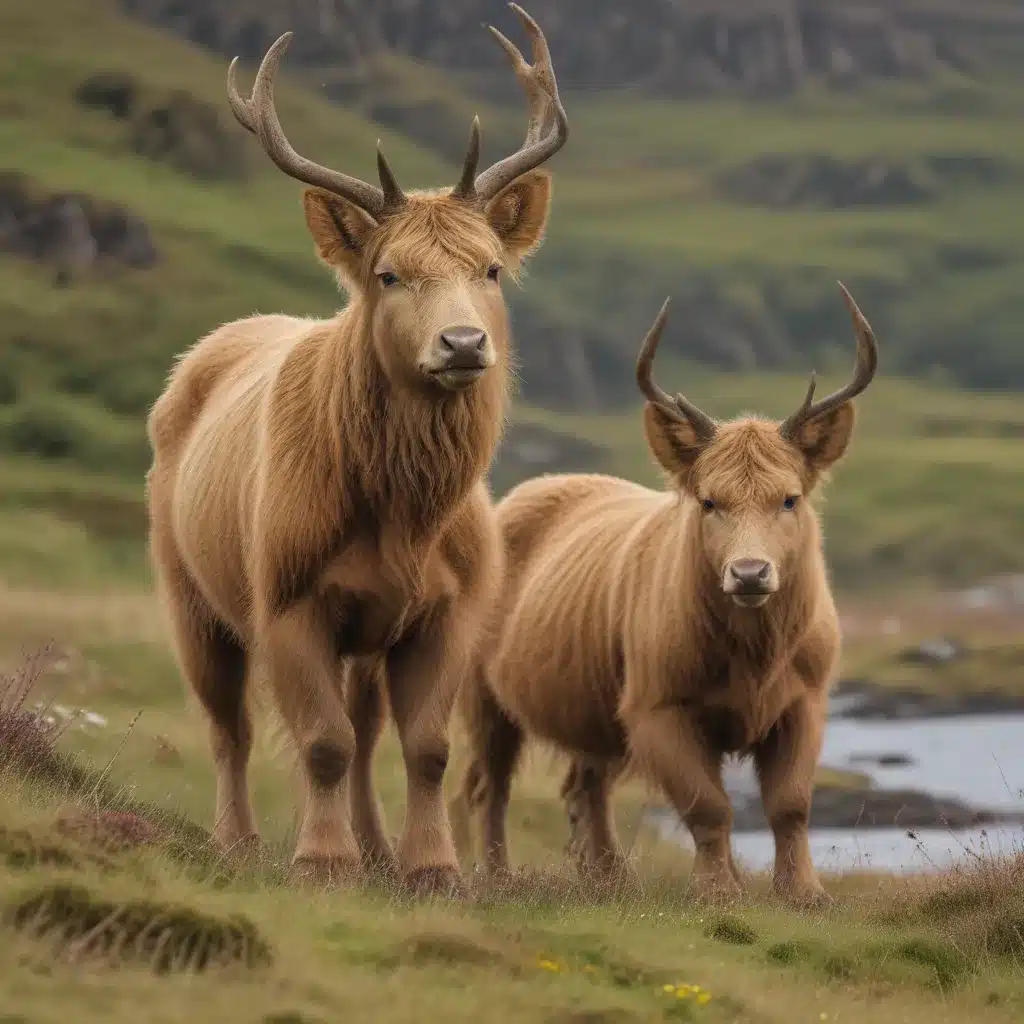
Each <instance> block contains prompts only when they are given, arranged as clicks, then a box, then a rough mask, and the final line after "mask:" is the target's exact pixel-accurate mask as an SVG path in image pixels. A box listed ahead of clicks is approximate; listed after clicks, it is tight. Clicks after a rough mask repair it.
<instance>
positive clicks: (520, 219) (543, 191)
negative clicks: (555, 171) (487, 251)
mask: <svg viewBox="0 0 1024 1024" xmlns="http://www.w3.org/2000/svg"><path fill="white" fill-rule="evenodd" d="M551 191H552V184H551V174H550V173H549V172H548V171H545V170H533V171H527V173H526V174H521V175H520V176H519V177H518V178H516V180H515V181H513V182H512V184H511V185H507V186H506V187H505V188H503V189H502V190H501V191H500V192H499V193H498V194H497V195H496V196H495V197H494V198H493V199H492V200H491V201H490V202H489V203H488V204H487V206H486V207H485V211H484V212H485V214H486V216H487V219H488V221H490V224H491V227H492V228H493V229H494V233H495V234H496V235H497V236H498V237H499V238H500V239H501V241H502V244H503V245H504V246H505V248H506V249H507V250H508V251H509V252H510V253H512V255H514V256H515V257H516V259H520V260H521V259H524V258H525V257H527V256H529V255H530V254H531V253H533V252H535V251H536V250H537V249H538V248H540V245H541V243H542V242H543V241H544V229H545V227H546V226H547V222H548V212H549V210H550V209H551Z"/></svg>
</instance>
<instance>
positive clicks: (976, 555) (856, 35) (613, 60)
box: [0, 0, 1024, 591]
mask: <svg viewBox="0 0 1024 1024" xmlns="http://www.w3.org/2000/svg"><path fill="white" fill-rule="evenodd" d="M533 13H534V14H535V15H536V16H537V17H538V18H539V20H540V21H541V23H542V25H543V27H544V28H545V30H546V32H547V35H548V38H549V41H550V44H551V49H552V52H553V55H554V60H555V64H556V67H557V69H558V73H559V78H560V83H561V87H562V93H563V99H564V102H565V105H566V108H567V109H568V111H569V115H570V119H571V123H572V133H573V134H572V140H571V142H570V144H569V146H568V147H567V148H566V149H565V150H564V151H563V153H561V154H560V155H559V156H558V157H557V158H556V160H555V161H553V163H552V168H553V170H554V172H555V175H556V199H555V208H554V215H553V218H552V221H551V226H550V232H549V240H548V242H547V244H546V245H545V247H544V249H543V250H542V252H541V254H540V255H539V257H538V258H537V259H536V260H535V261H534V263H533V265H532V268H531V271H530V273H529V276H528V277H527V279H526V281H525V284H524V287H523V288H522V289H520V290H513V293H512V294H511V295H510V299H511V302H512V305H513V308H514V324H515V331H516V335H517V339H518V345H519V351H520V356H521V373H522V381H523V383H522V388H521V393H520V399H519V402H518V405H517V408H516V414H515V422H514V424H513V426H512V429H511V431H510V433H509V436H508V440H507V443H506V444H505V446H504V448H503V451H502V454H501V458H500V460H499V463H498V465H497V467H496V468H495V473H494V483H495V486H496V488H497V489H498V490H499V491H500V490H503V489H505V488H506V487H507V486H508V485H509V484H510V483H512V482H514V481H516V480H518V479H521V478H523V477H524V476H527V475H531V474H533V473H536V472H540V471H544V470H550V469H579V468H600V469H606V470H610V471H612V472H618V473H622V474H625V475H628V476H632V477H635V478H638V479H642V480H646V481H648V482H654V481H655V480H656V479H657V477H656V474H655V471H654V468H653V466H652V465H651V460H650V459H649V458H648V456H647V454H646V451H645V447H644V444H643V440H642V436H641V431H640V424H639V418H638V406H639V403H638V401H637V395H636V391H635V385H634V382H633V361H634V358H635V354H636V351H637V346H638V344H639V341H640V339H641V337H642V336H643V333H644V331H645V330H646V328H647V326H648V325H649V323H650V321H651V319H652V317H653V315H654V313H655V312H656V310H657V308H658V306H659V304H660V303H661V301H662V299H663V298H664V297H665V296H666V295H672V296H673V300H674V312H673V317H672V320H671V323H670V325H669V329H668V336H667V340H666V345H665V349H666V353H665V354H666V358H665V360H664V365H663V368H662V370H661V374H662V376H663V377H664V378H665V379H666V381H667V382H668V384H669V386H672V387H676V388H684V389H685V390H686V391H687V393H689V394H690V395H691V396H692V397H694V398H695V399H696V400H697V401H698V402H699V403H700V404H701V405H702V406H704V407H706V408H708V409H710V410H711V411H713V412H714V413H715V414H717V415H725V414H730V413H734V412H738V411H741V410H744V409H747V410H756V411H762V412H765V413H768V414H771V415H775V416H782V415H785V414H786V413H788V412H789V411H790V409H791V407H792V406H793V405H794V404H795V403H796V402H797V401H798V400H799V397H800V396H801V394H802V390H803V387H804V381H805V379H806V374H807V372H808V371H809V370H810V369H812V368H817V369H818V370H819V372H821V373H823V374H824V377H825V380H824V384H825V385H826V386H828V385H831V384H832V383H834V382H835V381H837V380H838V379H839V377H840V376H841V375H843V374H845V373H847V372H848V368H849V365H850V363H851V359H852V347H853V345H852V334H851V330H850V326H849V321H848V318H847V316H846V313H845V309H844V307H843V305H842V302H841V300H840V296H839V292H838V289H837V288H836V285H835V280H836V278H841V279H842V280H843V281H844V282H845V283H846V284H847V285H848V286H849V287H850V288H851V290H852V291H853V293H854V295H855V296H856V297H857V299H858V301H859V302H860V304H861V306H862V308H863V310H864V311H865V313H866V314H867V316H868V317H869V319H870V320H871V322H872V324H873V325H874V327H875V329H876V332H877V333H878V336H879V340H880V344H881V348H882V359H883V364H882V370H883V377H882V378H881V379H880V381H879V383H878V384H877V386H876V387H875V388H873V389H872V391H871V392H870V393H869V394H868V395H867V396H866V397H865V398H864V399H863V400H862V402H861V410H862V416H861V421H860V422H861V428H860V432H859V434H858V437H857V438H856V440H855V443H854V446H853V451H852V455H851V457H850V459H849V461H848V463H847V464H844V466H843V467H842V468H841V471H840V472H839V473H838V475H837V480H836V482H835V484H834V486H833V487H832V488H831V489H830V491H829V500H828V502H827V504H826V506H825V514H826V522H827V536H828V545H829V553H830V557H831V560H832V564H833V566H834V569H835V573H836V577H837V580H838V582H839V584H840V585H841V586H842V587H843V588H845V589H847V590H850V591H853V590H856V589H862V588H865V587H872V588H873V587H877V586H882V585H884V586H900V587H907V586H910V587H917V586H923V587H930V586H934V585H936V584H938V585H940V586H943V587H952V586H959V585H963V584H967V583H971V582H974V581H977V580H981V579H983V578H986V577H988V576H990V575H992V574H995V573H1005V572H1010V571H1019V570H1022V569H1024V543H1022V540H1024V525H1022V521H1021V509H1022V508H1024V406H1022V403H1021V401H1020V392H1021V390H1022V389H1024V344H1022V340H1021V332H1022V325H1024V289H1022V287H1021V280H1022V272H1024V132H1022V131H1021V123H1022V114H1024V92H1022V89H1021V86H1022V84H1024V3H1022V2H1020V0H971V2H970V3H966V2H961V0H887V2H885V3H881V2H869V0H842V2H840V0H834V2H833V0H631V2H630V3H628V4H626V3H621V2H613V0H544V2H543V3H540V2H539V0H538V3H537V4H536V5H535V9H534V10H533ZM483 21H488V22H492V23H494V24H496V25H499V26H500V27H502V28H503V29H504V30H505V31H506V32H507V33H508V34H510V35H512V36H513V38H515V39H517V40H521V33H520V32H519V26H518V24H517V23H516V20H515V18H514V16H513V15H512V14H511V13H510V12H509V11H508V10H507V9H506V7H505V5H504V3H501V2H499V0H444V2H443V3H441V2H438V0H373V2H370V0H287V2H284V0H273V2H271V0H90V2H89V3H88V4H86V3H82V2H81V0H33V2H31V3H25V2H22V0H0V52H2V55H3V60H2V62H0V110H2V118H0V452H2V453H3V454H2V457H0V506H2V508H0V513H2V514H0V566H2V567H3V570H4V573H5V576H6V578H7V579H8V580H9V581H14V582H18V581H25V580H31V581H38V580H41V579H42V580H50V581H53V582H60V583H61V584H75V585H83V586H86V585H90V586H91V585H93V584H95V583H97V582H102V581H106V580H108V579H111V578H118V579H121V578H126V579H130V580H134V581H139V582H141V581H143V580H144V579H145V576H146V568H145V560H144V557H143V543H142V542H143V539H144V510H143V505H142V479H143V474H144V472H145V469H146V467H147V464H148V459H149V453H148V447H147V443H146V439H145V434H144V417H145V414H146V410H147V408H148V406H149V405H150V403H151V402H152V401H153V399H154V398H155V397H156V395H157V394H158V393H159V391H160V389H161V387H162V384H163V381H164V379H165V376H166V374H167V372H168V368H169V366H170V364H171V361H172V359H173V357H174V355H175V354H176V353H179V352H181V351H182V350H183V349H185V348H186V347H187V346H189V345H190V344H192V343H193V342H194V341H195V339H196V338H198V337H199V336H200V335H202V334H203V333H205V332H206V331H208V330H210V329H211V328H213V327H214V326H216V325H217V324H219V323H221V322H222V321H225V320H229V319H232V318H235V317H239V316H244V315H246V314H249V313H252V312H254V311H262V312H273V311H286V312H291V313H299V314H309V315H328V314H330V313H331V311H332V310H334V309H335V308H337V307H338V305H339V304H340V302H341V301H342V300H341V299H340V298H339V297H338V295H337V293H336V290H335V288H334V284H333V281H332V280H331V278H330V276H329V274H328V273H327V272H326V271H325V270H324V269H323V268H322V267H321V266H320V265H318V263H317V261H316V260H315V258H314V255H313V247H312V243H311V241H310V239H309V237H308V235H307V233H306V229H305V225H304V222H303V218H302V214H301V209H300V205H299V197H300V194H301V187H300V186H299V185H297V184H296V183H295V182H292V181H289V180H288V179H286V178H285V177H284V175H282V174H280V173H279V172H278V171H277V170H276V169H275V168H274V167H272V166H271V165H270V163H269V161H268V160H267V159H266V158H265V157H264V156H263V154H262V153H261V152H260V150H259V149H258V146H257V145H256V143H255V142H254V141H253V140H252V139H251V138H250V137H249V136H248V135H247V133H246V132H244V131H243V130H242V129H241V128H240V127H239V126H238V125H237V124H235V123H234V121H233V119H232V117H231V114H230V111H229V109H228V105H227V101H226V98H225V87H224V78H225V72H226V69H227V64H228V61H229V59H230V58H231V57H232V56H234V55H235V54H239V55H241V57H242V59H243V65H244V67H243V75H242V77H243V81H244V82H245V83H248V82H251V76H252V74H253V72H254V70H255V66H256V63H257V62H258V60H259V58H260V56H261V55H262V53H263V52H264V50H265V48H266V47H267V46H268V45H269V43H270V42H271V41H272V40H273V39H274V38H276V36H277V35H278V34H279V33H280V32H282V31H284V30H285V29H292V30H294V32H295V37H294V40H293V42H292V45H291V48H290V49H289V52H288V54H287V57H286V59H285V62H284V69H283V74H282V82H281V85H280V88H279V104H278V105H279V109H280V111H281V116H282V121H283V123H284V125H285V126H286V129H287V131H288V133H289V135H290V136H291V137H292V139H293V140H294V141H295V143H296V145H297V147H298V148H299V149H300V150H301V151H303V152H306V153H308V154H309V155H311V156H313V157H315V158H317V159H319V160H321V161H324V162H327V163H333V164H334V165H335V166H339V167H342V168H344V169H345V170H346V171H349V172H351V173H354V174H359V175H362V176H364V177H370V176H372V174H373V159H374V145H375V142H376V139H377V138H378V136H379V137H381V138H382V139H383V141H384V145H385V147H386V149H387V152H388V155H389V157H390V159H391V161H392V164H393V166H394V167H395V168H396V172H397V174H398V176H399V178H400V180H401V182H402V183H403V184H404V185H406V186H407V187H424V186H432V185H441V184H445V183H450V182H451V181H452V180H453V178H454V175H455V168H456V163H457V161H458V160H460V159H461V156H462V153H463V149H464V145H465V139H466V135H467V130H468V126H469V122H470V119H471V117H472V115H473V114H474V113H479V114H480V117H481V120H482V124H483V130H484V139H485V158H487V157H490V156H492V155H496V154H500V153H501V152H502V151H505V150H507V148H508V147H512V146H514V145H515V144H516V143H517V141H518V139H519V138H520V137H521V133H522V129H523V123H524V110H523V106H522V100H521V96H520V94H519V92H518V89H517V86H516V83H515V80H514V77H513V76H512V74H511V72H510V70H509V68H508V66H507V62H506V60H505V58H504V56H503V55H502V54H501V52H500V51H499V50H498V48H497V47H496V46H495V45H494V43H493V41H492V40H490V38H489V37H488V34H487V33H486V32H485V31H484V30H483V29H482V27H481V22H483Z"/></svg>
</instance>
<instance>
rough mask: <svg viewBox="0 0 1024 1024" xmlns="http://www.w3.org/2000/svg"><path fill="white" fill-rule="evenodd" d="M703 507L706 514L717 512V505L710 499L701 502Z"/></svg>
mask: <svg viewBox="0 0 1024 1024" xmlns="http://www.w3.org/2000/svg"><path fill="white" fill-rule="evenodd" d="M701 507H702V508H703V509H704V511H705V512H714V511H715V503H714V502H713V501H712V500H711V499H710V498H705V499H704V500H703V501H702V502H701Z"/></svg>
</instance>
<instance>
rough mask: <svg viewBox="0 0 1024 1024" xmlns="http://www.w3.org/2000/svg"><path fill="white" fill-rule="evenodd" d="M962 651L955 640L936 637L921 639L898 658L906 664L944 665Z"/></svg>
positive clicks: (953, 659)
mask: <svg viewBox="0 0 1024 1024" xmlns="http://www.w3.org/2000/svg"><path fill="white" fill-rule="evenodd" d="M962 653H963V648H962V647H961V646H960V644H958V643H957V642H956V641H955V640H950V639H949V638H947V637H936V638H935V639H932V640H923V641H922V642H921V643H920V644H918V645H917V646H916V647H911V648H909V649H908V650H906V651H904V652H903V654H902V655H901V656H900V660H901V661H903V662H906V663H907V664H908V665H945V664H946V663H948V662H950V661H955V660H956V659H957V658H958V657H960V655H961V654H962Z"/></svg>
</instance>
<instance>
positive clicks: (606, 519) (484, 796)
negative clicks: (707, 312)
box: [458, 288, 877, 900]
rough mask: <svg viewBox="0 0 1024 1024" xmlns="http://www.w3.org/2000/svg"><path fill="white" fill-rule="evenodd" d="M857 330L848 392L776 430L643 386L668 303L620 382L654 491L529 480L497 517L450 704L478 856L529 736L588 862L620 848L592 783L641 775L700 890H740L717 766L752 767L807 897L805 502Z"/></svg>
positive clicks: (838, 438) (825, 680)
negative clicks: (655, 470)
mask: <svg viewBox="0 0 1024 1024" xmlns="http://www.w3.org/2000/svg"><path fill="white" fill-rule="evenodd" d="M843 295H844V298H845V299H846V302H847V305H848V306H849V308H850V312H851V314H852V316H853V323H854V329H855V331H856V336H857V362H856V373H855V376H854V379H853V381H852V383H850V384H849V385H848V386H847V387H845V388H843V389H842V390H841V391H838V392H836V393H835V394H832V395H830V396H829V397H827V398H825V399H823V400H822V401H819V402H817V403H815V402H814V401H813V398H814V378H813V376H812V378H811V385H810V387H809V389H808V391H807V396H806V398H805V400H804V402H803V404H802V405H801V406H800V408H799V409H798V410H797V411H796V412H795V413H794V414H793V415H792V416H790V417H789V418H788V419H787V420H785V422H783V423H781V424H780V423H776V422H772V421H768V420H764V419H758V418H753V417H743V418H740V419H736V420H732V421H729V422H723V423H718V422H716V421H715V420H713V419H711V418H710V417H709V416H707V415H706V414H705V413H703V412H701V411H700V409H698V408H697V407H696V406H695V405H693V404H692V403H690V402H689V401H688V400H687V399H686V398H684V397H683V396H682V395H680V396H678V397H676V398H674V399H673V398H671V397H669V395H667V394H666V393H665V392H664V391H662V390H661V389H660V388H659V387H658V386H657V384H655V383H654V381H653V379H652V373H651V369H652V362H653V359H654V354H655V351H656V349H657V346H658V342H659V339H660V337H661V333H662V330H663V328H664V325H665V319H666V315H667V306H668V303H667V302H666V305H665V307H663V309H662V311H661V313H660V315H659V316H658V319H657V321H656V322H655V324H654V326H653V327H652V329H651V331H650V333H649V334H648V336H647V339H646V341H645V342H644V346H643V349H642V351H641V354H640V357H639V360H638V363H637V379H638V382H639V385H640V388H641V390H642V391H643V393H644V395H645V396H646V398H647V404H646V406H645V409H644V428H645V432H646V436H647V441H648V444H649V446H650V449H651V451H652V452H653V454H654V456H655V458H656V459H657V461H658V462H659V463H660V464H661V466H662V468H663V469H664V471H665V472H666V474H667V476H668V479H669V482H670V486H669V487H668V489H667V490H666V491H664V492H662V493H659V492H656V491H651V490H648V489H647V488H645V487H640V486H638V485H636V484H633V483H629V482H627V481H625V480H618V479H614V478H611V477H607V476H598V475H561V476H546V477H540V478H538V479H534V480H530V481H527V482H526V483H523V484H521V485H520V486H518V487H517V488H515V489H514V490H512V491H511V492H510V493H509V494H508V495H507V496H506V497H505V498H504V500H503V501H502V502H501V503H500V504H499V506H498V515H499V519H500V522H501V530H502V536H503V538H504V542H505V557H506V562H507V575H506V584H505V589H504V593H503V597H502V598H501V601H500V603H499V604H498V605H497V606H496V608H497V611H496V613H495V614H494V616H493V622H492V623H491V627H490V628H491V630H492V631H493V636H492V638H491V640H489V641H488V642H487V643H486V644H484V645H482V646H481V651H482V652H483V651H487V652H491V655H490V657H488V658H486V659H483V664H482V667H481V668H480V670H479V671H478V672H477V673H476V674H475V676H474V678H473V681H472V682H471V683H469V684H467V685H466V687H465V688H464V690H463V695H462V699H461V702H460V704H461V707H462V711H463V715H464V718H465V720H466V723H467V726H468V731H469V734H470V739H471V748H472V755H473V760H472V761H471V762H470V765H469V768H468V770H467V774H466V777H465V779H464V782H463V786H462V790H461V794H460V797H459V798H458V799H460V800H463V801H468V802H469V804H470V805H471V806H472V807H474V808H476V809H477V810H479V811H481V812H482V817H483V838H484V845H485V850H486V857H487V862H488V864H489V866H490V868H491V869H492V870H494V869H502V868H504V867H505V866H506V864H507V852H506V836H505V819H506V815H507V809H508V802H509V789H510V782H511V778H512V775H513V773H514V771H515V767H516V763H517V759H518V757H519V754H520V750H521V747H522V744H523V741H524V738H525V736H526V735H527V734H529V735H532V736H535V737H537V738H539V739H540V740H541V741H544V742H547V743H550V744H553V745H555V746H556V747H558V748H560V749H561V750H563V751H566V752H568V753H569V754H570V755H572V758H573V760H572V766H571V768H570V771H569V775H568V778H567V780H566V784H565V786H564V788H563V795H564V796H565V797H566V801H567V803H568V805H569V811H570V820H575V821H576V824H577V831H578V832H579V833H580V835H578V836H577V837H576V839H577V841H580V842H581V843H582V850H583V855H584V860H586V861H588V862H590V863H592V864H595V865H598V866H603V867H606V868H607V867H614V866H616V865H618V864H619V863H620V862H621V857H622V854H621V852H620V848H619V845H618V842H617V840H616V837H615V833H614V829H613V825H612V821H611V818H610V815H609V807H608V799H609V790H610V788H611V786H612V784H613V782H614V781H615V779H616V778H617V777H618V776H619V775H620V774H621V773H622V772H623V770H625V769H628V770H634V769H635V770H638V771H639V772H640V773H642V774H643V775H644V776H646V777H647V778H648V779H649V780H651V781H653V782H654V783H656V784H657V785H658V786H659V787H660V788H661V789H662V790H663V791H664V792H665V794H666V795H667V797H668V798H669V800H670V801H671V803H672V805H673V807H674V808H675V810H676V811H677V812H678V814H679V815H680V817H681V818H682V819H683V820H684V821H685V822H686V824H687V826H688V827H689V829H690V832H691V833H692V835H693V840H694V844H695V847H696V859H695V863H694V883H695V887H696V888H698V889H699V890H717V891H725V892H736V891H738V889H739V878H738V875H737V872H736V869H735V866H734V863H733V860H732V854H731V849H730V828H731V821H732V810H731V808H730V805H729V800H728V798H727V796H726V793H725V791H724V789H723V786H722V777H721V766H722V761H723V758H724V755H725V754H727V753H738V754H740V755H751V756H753V759H754V763H755V766H756V769H757V773H758V775H759V777H760V784H761V792H762V796H763V800H764V806H765V810H766V812H767V816H768V820H769V822H770V823H771V827H772V829H773V831H774V834H775V850H776V859H775V875H774V882H775V886H776V887H777V889H779V890H780V891H781V892H783V893H785V894H786V895H788V896H790V897H792V898H793V899H796V900H806V899H816V898H818V897H820V896H822V895H823V893H824V890H823V889H822V886H821V883H820V882H819V880H818V877H817V874H816V873H815V870H814V865H813V864H812V862H811V856H810V850H809V847H808V834H807V829H808V818H809V814H810V808H811V795H812V790H813V779H814V772H815V768H816V765H817V762H818V757H819V754H820V750H821V741H822V733H823V729H824V724H825V716H826V703H827V695H828V689H829V686H830V683H831V681H832V677H833V671H834V669H835V666H836V661H837V657H838V654H839V626H838V620H837V616H836V610H835V606H834V604H833V600H832V595H831V593H830V588H829V582H828V578H827V576H826V569H825V562H824V558H823V554H822V547H821V536H820V531H819V526H818V520H817V517H816V514H815V510H814V508H813V507H812V504H811V501H810V499H811V496H812V494H813V492H814V490H815V487H816V485H817V484H818V483H819V481H820V480H821V479H822V476H823V474H824V473H825V472H826V470H828V469H829V467H830V466H832V465H833V464H834V463H835V462H836V460H837V459H839V458H840V457H841V456H842V455H843V453H844V452H845V451H846V448H847V445H848V444H849V441H850V436H851V433H852V431H853V424H854V406H853V401H852V400H853V398H854V397H855V396H856V395H858V394H860V392H862V391H863V390H864V389H865V388H866V387H867V386H868V384H869V383H870V381H871V379H872V377H873V376H874V373H875V369H876V365H877V350H876V346H875V341H874V337H873V335H872V332H871V328H870V327H869V326H868V323H867V321H866V320H865V319H864V317H863V316H862V315H861V313H860V311H859V310H858V309H857V307H856V305H855V304H854V302H853V299H852V298H851V297H850V296H849V294H848V293H847V291H846V289H845V288H844V289H843Z"/></svg>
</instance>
